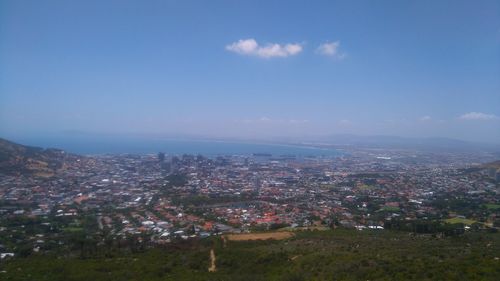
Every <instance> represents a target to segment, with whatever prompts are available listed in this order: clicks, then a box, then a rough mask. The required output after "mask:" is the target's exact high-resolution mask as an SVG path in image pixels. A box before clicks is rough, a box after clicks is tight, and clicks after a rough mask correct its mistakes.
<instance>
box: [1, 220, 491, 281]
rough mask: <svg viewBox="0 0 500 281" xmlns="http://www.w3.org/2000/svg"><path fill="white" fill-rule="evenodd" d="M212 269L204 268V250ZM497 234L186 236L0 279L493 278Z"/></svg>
mask: <svg viewBox="0 0 500 281" xmlns="http://www.w3.org/2000/svg"><path fill="white" fill-rule="evenodd" d="M212 249H213V250H214V253H215V256H216V271H215V272H208V268H209V266H210V250H212ZM498 253H500V234H498V233H486V232H470V233H469V232H468V233H465V234H464V235H460V236H453V237H446V238H436V237H432V236H428V235H418V234H413V233H406V232H399V231H387V230H385V231H356V230H348V229H342V228H338V229H336V230H328V231H301V232H296V233H295V235H294V236H293V237H291V238H289V239H285V240H265V241H262V240H258V241H227V240H226V241H222V240H221V239H220V237H211V238H207V239H202V240H196V239H195V240H187V241H183V240H181V241H178V242H175V243H170V244H168V245H167V246H157V247H155V248H154V249H149V250H144V251H140V252H113V253H111V254H110V253H109V252H108V253H107V254H102V255H101V254H98V255H95V256H93V257H91V258H88V257H87V258H82V257H76V256H75V257H71V258H60V257H58V255H56V254H53V255H48V256H47V255H44V256H42V255H31V256H30V257H27V258H16V259H12V260H9V261H7V262H2V264H1V265H0V267H1V268H0V271H2V272H1V273H0V278H1V279H2V280H96V281H97V280H388V279H389V280H391V279H392V280H496V279H497V277H498V276H500V260H499V256H500V255H499V254H498Z"/></svg>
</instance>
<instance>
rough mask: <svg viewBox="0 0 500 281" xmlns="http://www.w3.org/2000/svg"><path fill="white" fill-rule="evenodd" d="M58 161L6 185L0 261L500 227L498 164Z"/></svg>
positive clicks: (443, 156) (276, 158)
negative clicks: (95, 250)
mask: <svg viewBox="0 0 500 281" xmlns="http://www.w3.org/2000/svg"><path fill="white" fill-rule="evenodd" d="M57 153H58V154H59V156H58V157H59V158H60V159H62V160H61V163H60V164H61V165H60V167H59V168H58V169H57V171H56V172H55V173H54V174H53V175H38V176H35V175H31V174H15V175H13V174H4V175H1V176H0V220H1V221H0V222H1V223H0V244H1V245H0V252H2V258H4V257H7V256H11V255H21V256H22V255H28V254H31V253H33V252H50V251H52V250H55V249H61V248H65V247H78V243H76V244H75V243H74V242H75V241H77V239H78V238H77V237H78V235H82V236H83V237H85V238H87V239H88V238H91V239H92V240H91V241H93V242H95V243H96V245H105V244H106V243H115V244H116V243H118V244H120V243H123V245H127V246H129V247H143V248H144V247H148V246H152V245H155V244H165V243H171V242H173V241H177V240H188V239H197V238H203V237H208V236H214V235H221V234H224V233H241V232H254V231H265V230H283V229H286V230H287V231H292V230H294V229H295V230H299V229H301V230H303V229H316V230H321V229H329V228H338V227H344V228H353V229H358V230H360V231H376V230H379V229H396V230H401V231H408V232H409V233H413V234H414V235H433V236H437V237H439V236H443V235H460V234H462V233H464V232H467V231H491V230H495V229H497V228H498V227H500V217H499V210H500V205H499V200H498V199H499V180H500V172H499V171H498V170H497V169H498V167H489V166H485V164H484V163H487V162H489V161H492V160H494V155H490V154H477V153H474V154H472V153H471V154H467V153H459V154H457V153H447V152H417V151H408V150H389V149H356V150H354V149H351V150H344V151H343V154H342V155H340V156H339V157H296V156H293V155H283V156H280V155H270V154H253V155H226V156H217V157H205V156H202V155H177V156H176V155H168V154H166V155H165V154H163V153H159V154H157V155H156V154H154V155H153V154H152V155H99V156H78V155H73V154H67V153H64V152H63V151H58V152H57ZM75 237H76V238H75ZM110 241H112V242H110ZM82 243H83V242H82ZM75 245H77V246H75ZM131 245H132V246H131ZM82 247H83V246H82Z"/></svg>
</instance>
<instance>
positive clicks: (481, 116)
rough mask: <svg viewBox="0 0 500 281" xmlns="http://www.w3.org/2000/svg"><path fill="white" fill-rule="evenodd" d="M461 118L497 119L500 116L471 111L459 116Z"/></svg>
mask: <svg viewBox="0 0 500 281" xmlns="http://www.w3.org/2000/svg"><path fill="white" fill-rule="evenodd" d="M459 119H461V120H497V119H500V117H498V116H496V115H494V114H486V113H481V112H469V113H465V114H463V115H462V116H460V117H459Z"/></svg>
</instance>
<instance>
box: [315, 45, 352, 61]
mask: <svg viewBox="0 0 500 281" xmlns="http://www.w3.org/2000/svg"><path fill="white" fill-rule="evenodd" d="M339 49H340V41H335V42H326V43H323V44H321V45H319V47H318V48H317V49H316V53H318V54H320V55H324V56H328V57H333V58H336V59H343V58H345V57H346V54H345V53H342V52H340V50H339Z"/></svg>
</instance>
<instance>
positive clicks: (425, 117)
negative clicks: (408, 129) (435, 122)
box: [420, 115, 432, 122]
mask: <svg viewBox="0 0 500 281" xmlns="http://www.w3.org/2000/svg"><path fill="white" fill-rule="evenodd" d="M431 120H432V118H431V117H430V116H429V115H425V116H422V117H421V118H420V121H423V122H425V121H431Z"/></svg>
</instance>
